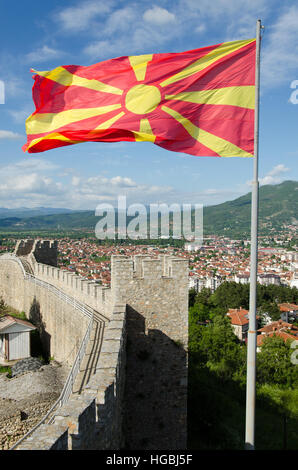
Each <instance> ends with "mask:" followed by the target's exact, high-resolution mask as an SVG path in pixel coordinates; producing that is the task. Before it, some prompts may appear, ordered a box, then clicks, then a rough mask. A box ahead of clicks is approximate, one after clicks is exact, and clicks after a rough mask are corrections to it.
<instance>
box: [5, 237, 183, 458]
mask: <svg viewBox="0 0 298 470" xmlns="http://www.w3.org/2000/svg"><path fill="white" fill-rule="evenodd" d="M38 242H39V243H38V244H35V243H33V244H31V242H30V241H27V242H23V243H19V244H18V248H16V250H15V255H16V256H15V258H14V259H12V258H13V257H11V258H10V259H9V257H8V256H7V255H3V256H0V295H2V296H3V298H4V299H5V301H6V302H7V303H8V304H10V305H12V306H14V307H15V308H18V309H20V310H24V311H25V312H26V313H28V312H29V310H30V306H31V305H32V302H33V300H34V299H35V301H36V302H38V303H39V304H40V305H41V306H42V311H43V315H44V318H45V331H46V332H48V334H49V335H50V339H51V341H50V345H49V346H50V348H52V347H54V348H56V351H58V350H59V342H60V343H63V345H64V346H63V348H64V349H63V348H61V349H62V350H61V351H60V353H61V357H62V355H63V354H64V356H66V355H67V351H68V357H73V356H71V355H70V352H71V346H72V349H74V350H75V349H76V346H75V344H74V342H75V343H76V340H74V338H82V337H83V335H84V333H85V331H86V329H87V323H86V322H85V323H84V322H83V321H82V318H80V319H79V317H78V321H76V319H75V316H74V313H73V311H71V310H69V311H68V310H67V308H66V307H63V308H62V307H61V306H62V303H61V302H62V301H60V304H59V301H58V300H53V299H51V297H49V293H48V292H47V293H46V292H45V291H46V289H45V288H44V287H42V286H37V285H34V282H33V281H34V278H35V279H36V280H40V281H43V282H44V283H47V284H49V285H51V286H53V288H55V289H56V290H57V291H59V292H61V295H63V294H67V295H71V296H73V298H74V299H77V301H78V302H81V303H82V304H84V305H86V306H88V307H92V308H94V309H96V310H97V311H98V312H100V313H102V314H104V315H106V316H107V317H108V318H109V321H108V323H107V327H106V328H105V333H104V338H103V345H102V349H101V355H100V359H99V362H98V369H97V370H96V373H95V374H94V376H93V377H92V378H91V380H90V381H89V383H88V384H87V385H86V386H85V388H84V390H83V391H82V393H81V394H80V395H75V396H73V397H71V398H70V399H69V401H68V403H67V404H66V405H64V406H62V407H61V408H60V409H58V411H57V412H56V416H55V419H54V422H53V423H52V424H44V425H42V426H41V427H39V428H38V429H37V430H36V431H35V432H34V433H33V434H32V435H31V436H30V437H29V438H27V439H26V441H24V442H23V443H22V444H20V445H19V447H18V448H17V449H44V450H47V449H98V450H99V449H121V448H122V449H132V450H140V449H156V450H157V449H164V450H165V449H170V450H175V449H176V450H177V449H186V439H187V436H186V429H187V345H188V261H187V260H184V259H182V258H172V257H169V256H161V257H160V258H159V259H152V258H150V257H148V256H135V257H134V259H131V258H127V257H125V256H112V260H111V288H110V289H107V288H102V287H101V286H99V285H97V284H94V283H90V282H89V281H86V280H84V279H82V278H80V277H79V276H76V275H74V274H71V273H68V272H65V271H62V270H60V269H58V268H57V267H54V266H53V265H52V266H50V265H48V264H44V262H43V261H41V258H39V255H38V254H37V253H41V252H43V256H44V258H43V259H45V258H47V259H48V261H51V260H52V261H53V260H54V258H55V256H54V255H53V251H54V249H55V243H53V242H49V243H45V242H43V243H42V242H41V241H38ZM37 245H38V246H39V249H36V246H37ZM41 247H42V248H41ZM46 247H48V249H49V251H50V253H49V255H48V256H47V255H46V251H47V248H46ZM37 258H38V259H37ZM24 260H26V262H24ZM17 261H18V262H17ZM26 263H29V264H30V267H31V268H30V269H31V270H32V272H33V275H31V278H30V281H29V280H28V276H27V278H26V271H25V270H24V269H23V267H22V266H25V267H26ZM7 276H8V277H7ZM12 279H13V280H14V282H13V285H12V282H11V281H12ZM56 298H57V299H58V297H57V295H56ZM30 302H31V303H30ZM20 307H21V308H20ZM61 310H63V312H64V313H63V317H61ZM76 315H77V314H76ZM55 318H57V319H58V318H60V320H59V321H57V320H55ZM47 328H50V331H48V330H47ZM62 336H63V337H62ZM65 336H67V337H68V338H70V340H69V342H68V341H67V340H66V339H65V338H64V337H65ZM77 342H78V341H77ZM68 343H69V344H68ZM50 353H51V355H52V351H50ZM60 353H59V354H60ZM57 360H58V359H57Z"/></svg>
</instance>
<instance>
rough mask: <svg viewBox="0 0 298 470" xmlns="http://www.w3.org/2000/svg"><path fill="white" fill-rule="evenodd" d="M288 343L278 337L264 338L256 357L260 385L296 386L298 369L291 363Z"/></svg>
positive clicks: (291, 350) (297, 383)
mask: <svg viewBox="0 0 298 470" xmlns="http://www.w3.org/2000/svg"><path fill="white" fill-rule="evenodd" d="M292 352H293V349H291V347H290V342H289V341H287V342H284V340H283V339H282V338H280V337H279V336H276V335H274V336H272V337H267V338H265V340H264V342H263V344H262V347H261V351H260V352H259V353H258V356H257V380H258V383H260V384H264V383H267V384H278V385H283V386H290V387H292V386H294V385H296V386H297V385H298V369H297V366H296V365H295V364H292V363H291V353H292Z"/></svg>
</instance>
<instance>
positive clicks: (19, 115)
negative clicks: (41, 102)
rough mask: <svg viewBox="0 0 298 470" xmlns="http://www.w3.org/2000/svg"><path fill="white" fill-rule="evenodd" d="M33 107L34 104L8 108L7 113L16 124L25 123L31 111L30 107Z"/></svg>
mask: <svg viewBox="0 0 298 470" xmlns="http://www.w3.org/2000/svg"><path fill="white" fill-rule="evenodd" d="M33 107H34V105H32V104H31V106H30V107H29V106H25V107H24V108H22V109H9V110H8V113H9V114H10V115H11V117H12V118H13V120H14V121H15V122H16V123H17V124H22V123H24V125H25V121H26V119H27V117H29V116H30V114H31V113H32V112H33V109H32V108H33Z"/></svg>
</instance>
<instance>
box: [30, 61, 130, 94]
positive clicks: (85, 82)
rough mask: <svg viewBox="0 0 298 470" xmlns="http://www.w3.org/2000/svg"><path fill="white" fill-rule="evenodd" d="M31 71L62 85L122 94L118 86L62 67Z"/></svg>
mask: <svg viewBox="0 0 298 470" xmlns="http://www.w3.org/2000/svg"><path fill="white" fill-rule="evenodd" d="M33 72H34V73H36V74H37V75H40V76H41V77H45V78H48V79H50V80H53V81H54V82H57V83H59V84H60V85H64V86H71V85H75V86H81V87H84V88H89V89H90V90H95V91H101V92H103V93H112V94H114V95H122V93H123V90H121V89H120V88H116V87H114V86H111V85H107V84H106V83H102V82H100V81H99V80H94V79H91V80H90V79H89V78H83V77H79V76H78V75H76V74H74V73H71V72H69V71H68V70H66V69H65V68H64V67H57V68H55V69H54V70H50V71H46V72H38V71H37V70H33Z"/></svg>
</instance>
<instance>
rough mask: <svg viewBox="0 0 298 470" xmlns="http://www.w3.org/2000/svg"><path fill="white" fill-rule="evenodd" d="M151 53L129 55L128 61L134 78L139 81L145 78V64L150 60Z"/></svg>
mask: <svg viewBox="0 0 298 470" xmlns="http://www.w3.org/2000/svg"><path fill="white" fill-rule="evenodd" d="M152 57H153V54H144V55H131V56H129V63H130V65H131V66H132V68H133V71H134V73H135V76H136V79H137V80H138V81H139V82H140V81H142V80H145V76H146V70H147V64H148V62H150V60H152Z"/></svg>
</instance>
